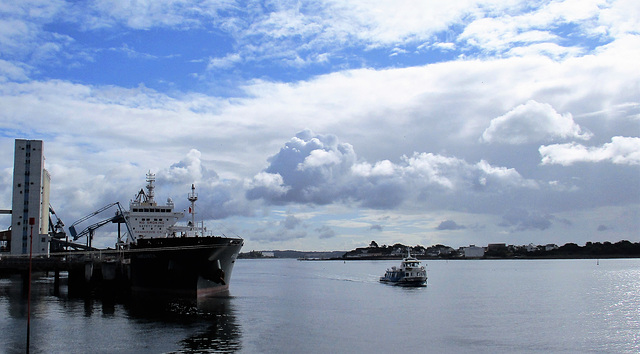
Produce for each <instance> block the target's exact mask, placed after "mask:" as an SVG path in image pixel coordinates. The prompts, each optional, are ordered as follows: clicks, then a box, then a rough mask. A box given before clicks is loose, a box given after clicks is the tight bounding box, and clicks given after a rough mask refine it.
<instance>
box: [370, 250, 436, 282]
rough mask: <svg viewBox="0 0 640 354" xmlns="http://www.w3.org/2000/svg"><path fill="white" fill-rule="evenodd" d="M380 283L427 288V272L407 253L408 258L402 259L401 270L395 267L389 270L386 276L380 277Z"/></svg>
mask: <svg viewBox="0 0 640 354" xmlns="http://www.w3.org/2000/svg"><path fill="white" fill-rule="evenodd" d="M380 282H382V283H387V284H392V285H399V286H426V285H427V270H426V269H425V268H424V266H423V265H422V264H420V261H419V260H418V259H417V258H415V257H411V252H410V251H407V257H405V258H403V259H402V263H400V268H398V267H396V266H393V267H391V268H389V269H387V272H386V273H385V274H384V276H383V277H380Z"/></svg>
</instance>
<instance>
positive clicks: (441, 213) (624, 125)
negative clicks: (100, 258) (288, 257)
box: [0, 0, 640, 251]
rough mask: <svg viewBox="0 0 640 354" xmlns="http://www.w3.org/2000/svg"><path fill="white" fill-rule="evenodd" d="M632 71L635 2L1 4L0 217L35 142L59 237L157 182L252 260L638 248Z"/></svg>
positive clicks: (638, 18)
mask: <svg viewBox="0 0 640 354" xmlns="http://www.w3.org/2000/svg"><path fill="white" fill-rule="evenodd" d="M639 62H640V4H639V3H638V2H637V1H635V0H610V1H605V0H568V1H529V0H526V1H519V0H499V1H496V0H484V1H482V0H480V1H473V0H458V1H425V0H417V1H410V0H393V1H391V0H376V1H371V0H322V1H321V0H299V1H287V0H283V1H278V0H274V1H258V0H255V1H254V0H251V1H249V0H246V1H234V0H218V1H210V0H200V1H190V0H137V1H131V0H95V1H63V0H4V1H2V3H1V4H0V148H1V149H2V150H1V151H4V153H3V154H1V155H0V209H10V206H11V197H12V194H11V185H12V173H13V172H12V171H13V149H14V141H15V139H38V140H43V141H44V153H45V157H46V162H45V165H46V168H47V170H48V171H49V173H50V174H51V184H52V185H51V188H52V189H51V205H52V207H53V208H54V209H55V210H56V213H57V215H58V217H60V218H61V219H62V221H63V222H64V223H65V224H66V225H67V226H68V225H71V224H72V223H73V222H74V221H76V220H78V219H80V218H81V217H83V216H85V215H87V214H90V213H92V212H93V211H95V210H98V209H99V208H101V207H102V206H104V205H107V204H109V203H112V202H116V201H118V202H121V203H122V204H123V205H125V206H126V207H127V208H128V202H129V201H130V200H131V199H132V198H134V197H135V195H136V193H137V192H138V191H139V190H140V189H141V188H143V187H144V185H145V174H146V173H147V172H152V173H154V174H155V175H156V181H157V182H156V199H157V200H158V201H159V202H164V201H165V200H166V198H172V199H173V201H174V202H175V203H176V208H178V209H184V208H187V207H188V201H187V194H188V193H189V192H190V187H191V185H192V184H195V186H196V192H197V193H198V196H199V200H198V204H197V205H198V207H197V211H198V214H197V218H199V219H202V220H204V222H205V224H206V225H207V227H208V229H209V230H211V231H213V232H214V233H216V234H225V235H227V236H235V235H238V236H241V237H243V238H244V239H245V246H244V251H249V250H273V249H281V250H283V249H296V250H305V251H312V250H316V251H321V250H351V249H354V248H356V247H364V246H367V245H369V243H370V242H371V241H374V240H375V241H376V242H377V243H378V244H380V245H383V244H386V245H393V244H395V243H402V244H406V245H423V246H430V245H435V244H445V245H449V246H452V247H460V246H468V245H470V244H475V245H487V244H488V243H506V244H514V245H528V244H530V243H533V244H547V243H556V244H558V245H562V244H565V243H569V242H573V243H577V244H579V245H583V244H585V243H586V242H588V241H591V242H604V241H610V242H617V241H620V240H630V241H632V242H639V241H640V66H639V64H638V63H639ZM108 216H110V215H106V216H105V218H106V217H108ZM98 217H99V216H98ZM96 221H97V220H96ZM9 225H10V219H9V216H4V215H0V228H2V229H6V228H8V227H9ZM114 243H115V237H114V234H113V230H109V229H107V230H104V231H102V230H99V231H98V232H97V233H96V238H95V239H94V245H96V246H104V247H106V246H113V244H114Z"/></svg>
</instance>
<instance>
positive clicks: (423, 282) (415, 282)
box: [380, 277, 427, 287]
mask: <svg viewBox="0 0 640 354" xmlns="http://www.w3.org/2000/svg"><path fill="white" fill-rule="evenodd" d="M380 282H381V283H385V284H391V285H397V286H407V287H420V286H427V279H426V278H425V279H412V280H392V279H385V278H384V277H382V278H380Z"/></svg>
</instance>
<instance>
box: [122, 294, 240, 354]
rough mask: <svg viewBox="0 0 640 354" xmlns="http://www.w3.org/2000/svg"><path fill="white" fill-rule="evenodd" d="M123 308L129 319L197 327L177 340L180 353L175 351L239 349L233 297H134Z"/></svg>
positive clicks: (238, 331) (199, 351) (228, 350)
mask: <svg viewBox="0 0 640 354" xmlns="http://www.w3.org/2000/svg"><path fill="white" fill-rule="evenodd" d="M126 307H127V312H128V313H129V316H130V317H132V318H139V319H144V320H145V321H149V320H151V321H154V322H155V323H157V324H158V325H159V326H167V327H171V326H173V325H174V324H178V325H181V326H182V325H185V324H188V325H189V327H190V328H192V327H198V328H199V329H194V330H193V331H190V334H192V335H190V336H189V337H187V338H184V339H182V340H180V341H179V345H180V346H181V347H182V350H179V351H178V352H197V353H201V352H216V353H219V352H223V353H231V352H237V351H239V350H240V349H242V328H241V327H240V325H239V324H238V322H237V319H236V313H235V308H234V306H233V298H232V297H229V296H227V297H206V298H199V299H197V301H194V300H193V299H192V298H185V297H182V298H176V297H155V296H153V297H146V296H145V297H140V296H136V297H133V298H132V299H131V301H129V302H128V303H127V305H126ZM200 325H202V326H200ZM194 332H195V333H194Z"/></svg>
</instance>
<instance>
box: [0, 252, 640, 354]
mask: <svg viewBox="0 0 640 354" xmlns="http://www.w3.org/2000/svg"><path fill="white" fill-rule="evenodd" d="M424 263H426V266H427V272H428V277H429V279H428V282H427V284H428V285H427V286H426V287H422V288H402V287H395V286H392V285H385V284H381V283H379V282H378V278H379V277H380V276H381V275H383V274H384V271H385V270H386V268H388V267H391V266H394V265H398V264H399V261H347V262H343V261H297V260H293V259H260V260H245V259H241V260H238V261H237V262H236V266H235V268H234V271H233V276H232V281H231V287H230V292H229V296H228V297H226V298H221V299H214V300H212V301H207V302H201V303H200V304H197V305H196V304H191V303H185V302H182V301H169V302H165V301H157V302H156V301H155V300H156V299H142V300H141V299H136V300H135V301H134V300H132V299H128V298H124V297H121V296H120V295H119V294H115V293H112V292H109V291H108V290H104V289H103V290H102V291H99V290H94V291H93V293H91V294H85V293H83V294H74V293H69V292H68V289H67V288H66V287H65V286H64V285H63V286H61V288H60V291H59V292H54V288H53V276H51V277H47V276H40V277H35V278H34V280H33V286H32V300H31V316H30V327H31V329H30V333H31V334H30V351H31V352H32V353H85V352H87V351H91V352H92V353H189V352H194V353H195V352H198V353H201V352H227V353H233V352H240V353H365V352H368V353H374V352H375V353H399V352H422V353H424V352H429V353H463V352H470V353H500V352H502V353H514V352H518V353H527V352H536V353H538V352H544V353H547V352H553V353H562V352H566V353H585V352H597V353H638V352H640V260H639V259H601V260H599V261H597V260H595V259H594V260H466V261H462V260H459V261H426V262H424ZM26 327H27V296H26V291H25V289H24V288H23V287H22V286H21V280H20V278H0V353H24V352H25V347H26V332H27V331H26Z"/></svg>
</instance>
